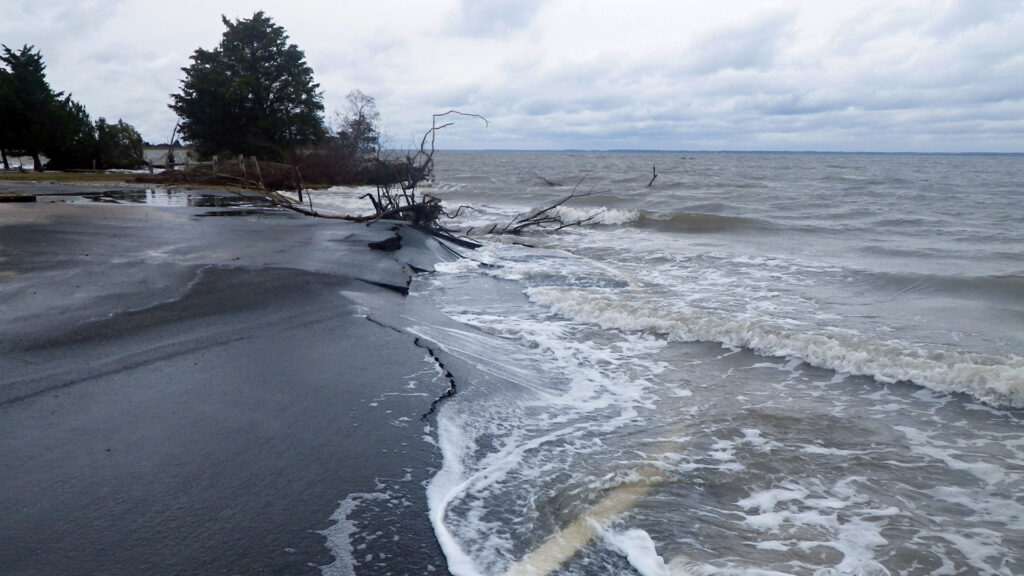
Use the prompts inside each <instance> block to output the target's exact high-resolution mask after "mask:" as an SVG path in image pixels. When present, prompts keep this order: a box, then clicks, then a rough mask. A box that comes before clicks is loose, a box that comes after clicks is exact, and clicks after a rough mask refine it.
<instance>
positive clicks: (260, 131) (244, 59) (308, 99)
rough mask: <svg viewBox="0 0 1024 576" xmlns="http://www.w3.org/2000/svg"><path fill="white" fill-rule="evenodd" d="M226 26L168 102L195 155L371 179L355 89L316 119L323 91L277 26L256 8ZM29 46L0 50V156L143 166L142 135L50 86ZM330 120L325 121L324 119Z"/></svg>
mask: <svg viewBox="0 0 1024 576" xmlns="http://www.w3.org/2000/svg"><path fill="white" fill-rule="evenodd" d="M221 19H222V21H223V23H224V26H225V31H224V33H223V35H222V38H221V41H220V43H219V44H218V45H217V46H216V47H214V48H212V49H204V48H198V49H196V50H195V52H194V53H193V54H192V56H191V57H190V61H191V63H190V64H189V65H188V66H186V67H184V68H182V69H181V70H182V71H183V72H184V79H183V80H182V81H181V85H180V89H179V91H178V92H177V93H175V94H172V95H171V102H170V104H169V107H170V108H171V110H173V111H174V112H175V114H176V115H177V116H178V118H179V124H178V126H177V129H178V130H179V131H180V134H181V135H182V138H183V140H185V141H186V142H187V143H189V144H191V145H192V146H193V147H194V149H195V151H196V153H197V154H198V155H199V156H200V157H202V158H209V157H211V156H213V155H218V154H219V155H224V156H227V155H231V156H234V155H244V156H247V157H248V156H254V157H258V158H260V159H262V160H268V161H275V162H287V163H289V164H292V165H299V164H303V165H304V166H305V167H306V168H307V170H308V171H309V172H310V173H311V175H312V174H313V173H322V174H321V175H322V178H320V179H321V180H327V181H329V183H342V182H344V181H356V180H363V181H366V180H371V179H372V175H371V173H372V172H373V171H374V169H373V167H374V162H373V161H371V159H372V158H376V157H379V153H380V151H381V134H380V129H379V127H378V124H379V121H380V114H379V112H378V111H377V108H376V102H375V101H374V99H373V97H371V96H368V95H366V94H364V93H363V92H361V91H359V90H354V91H352V92H350V93H349V94H348V97H347V106H346V110H345V111H344V113H336V114H335V118H334V120H333V123H329V122H327V121H326V120H325V118H324V104H323V93H322V92H321V91H320V85H319V84H318V83H316V81H315V79H314V75H313V70H312V68H311V67H310V66H309V65H308V64H307V62H306V57H305V54H304V52H303V51H302V50H300V49H299V48H298V46H296V45H295V44H293V43H291V42H289V38H288V35H287V33H286V32H285V30H284V28H282V27H281V26H279V25H277V24H276V23H274V21H273V19H271V18H270V17H268V16H267V15H266V14H265V13H264V12H262V11H259V12H256V13H255V14H253V16H252V17H251V18H242V19H237V20H229V19H228V18H226V17H223V16H222V17H221ZM45 70H46V65H45V63H44V61H43V56H42V54H41V53H40V52H39V51H38V50H36V49H35V47H34V46H29V45H25V46H23V47H22V48H21V49H19V50H13V49H11V48H8V47H7V46H3V47H2V54H0V154H2V156H3V161H4V168H5V169H9V168H10V166H9V164H8V157H9V156H30V157H32V159H33V164H34V168H35V170H39V171H41V170H43V169H44V165H43V162H42V158H43V157H45V158H47V159H48V162H47V163H46V165H45V168H49V169H73V168H95V169H108V168H134V167H138V166H140V165H142V164H143V162H144V160H143V155H142V147H143V141H142V137H141V136H140V135H139V133H138V131H136V130H135V128H134V127H132V126H131V125H130V124H128V123H127V122H124V121H123V120H118V121H117V123H109V122H107V120H106V119H105V118H100V119H98V120H96V121H95V122H93V121H92V120H91V119H90V117H89V114H88V112H87V111H86V109H85V107H84V106H82V104H80V103H79V102H77V101H75V100H74V99H73V98H72V96H71V95H70V94H65V93H64V92H58V91H55V90H53V89H52V88H51V87H50V85H49V83H48V81H47V79H46V73H45ZM332 124H333V125H332Z"/></svg>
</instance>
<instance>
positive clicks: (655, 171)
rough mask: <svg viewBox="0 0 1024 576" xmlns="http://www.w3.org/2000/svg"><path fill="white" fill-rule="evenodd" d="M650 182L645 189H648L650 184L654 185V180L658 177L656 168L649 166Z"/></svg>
mask: <svg viewBox="0 0 1024 576" xmlns="http://www.w3.org/2000/svg"><path fill="white" fill-rule="evenodd" d="M651 174H653V175H652V176H651V181H650V182H648V183H647V187H648V188H650V187H651V184H654V179H655V178H657V177H658V167H657V166H655V165H653V164H651Z"/></svg>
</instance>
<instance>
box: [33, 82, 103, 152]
mask: <svg viewBox="0 0 1024 576" xmlns="http://www.w3.org/2000/svg"><path fill="white" fill-rule="evenodd" d="M42 152H43V153H44V154H45V155H46V156H47V158H49V159H50V160H49V162H47V164H46V167H47V168H50V169H56V170H63V169H69V168H91V167H92V163H93V160H95V158H96V129H95V128H94V127H93V125H92V121H91V120H90V119H89V113H88V112H86V110H85V106H82V105H81V104H79V103H78V102H75V101H74V100H72V99H71V97H70V96H66V97H64V98H61V99H58V100H55V101H54V102H52V103H51V105H50V109H49V110H48V111H47V113H46V137H45V138H44V140H43V148H42Z"/></svg>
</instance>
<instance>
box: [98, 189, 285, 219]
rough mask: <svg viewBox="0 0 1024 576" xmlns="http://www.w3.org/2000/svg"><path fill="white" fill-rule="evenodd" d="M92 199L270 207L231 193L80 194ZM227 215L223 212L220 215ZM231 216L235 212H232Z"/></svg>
mask: <svg viewBox="0 0 1024 576" xmlns="http://www.w3.org/2000/svg"><path fill="white" fill-rule="evenodd" d="M81 196H82V197H83V198H87V199H89V200H92V201H93V202H102V203H109V204H147V205H150V206H193V207H196V208H235V207H242V208H255V207H259V206H269V205H270V204H269V202H267V201H266V200H264V199H263V198H262V197H259V196H255V195H244V196H243V195H233V194H230V193H227V192H226V193H224V194H210V193H190V192H182V191H176V190H157V189H153V188H133V189H126V190H104V191H102V192H96V193H87V194H82V195H81ZM218 215H224V214H218ZM230 215H236V214H235V213H231V214H230Z"/></svg>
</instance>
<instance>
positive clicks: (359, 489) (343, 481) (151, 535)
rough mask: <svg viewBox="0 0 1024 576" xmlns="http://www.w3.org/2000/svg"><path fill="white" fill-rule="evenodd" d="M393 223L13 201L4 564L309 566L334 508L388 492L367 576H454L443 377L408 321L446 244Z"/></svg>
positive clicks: (319, 558) (0, 211) (316, 560)
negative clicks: (440, 483) (444, 461)
mask: <svg viewBox="0 0 1024 576" xmlns="http://www.w3.org/2000/svg"><path fill="white" fill-rule="evenodd" d="M63 192H64V193H65V194H74V190H70V189H65V190H63ZM233 212H237V213H238V214H239V215H236V216H234V217H210V216H213V215H218V216H226V215H229V214H230V213H233ZM393 228H394V227H393V226H392V225H390V224H387V223H379V224H377V225H374V226H371V227H367V226H363V225H357V224H347V223H342V222H337V221H324V220H315V219H310V218H306V217H301V216H297V215H292V214H289V213H283V212H280V211H273V210H262V209H259V208H256V209H253V208H252V207H248V208H246V207H214V208H210V207H197V206H160V207H155V206H152V205H148V204H138V205H125V204H108V203H103V202H90V201H83V200H81V199H79V198H76V197H74V196H63V197H53V196H40V201H39V202H38V203H35V204H20V203H19V204H3V205H0V470H3V473H2V474H0V511H2V521H0V566H2V567H3V570H2V571H3V573H4V574H8V575H29V574H32V575H34V574H40V575H42V574H133V575H134V574H211V575H212V574H244V575H251V574H319V573H320V572H321V569H320V566H323V565H329V564H331V563H332V562H335V558H334V557H332V555H331V552H330V550H329V549H328V547H327V546H326V543H327V542H326V540H327V539H326V537H325V536H324V534H322V533H321V532H320V531H323V530H326V529H328V528H329V527H330V526H331V524H332V523H333V522H332V521H331V520H330V518H331V515H332V514H333V513H334V512H335V511H336V510H337V509H338V506H339V502H340V501H342V500H344V499H345V498H346V497H348V496H349V495H352V494H360V493H381V492H387V493H388V494H389V497H390V500H387V499H385V500H382V504H381V506H380V510H379V513H376V512H373V513H370V514H369V515H368V517H366V518H361V519H360V520H359V521H360V522H361V523H362V524H361V525H360V528H366V527H370V528H372V529H374V530H378V531H381V532H384V533H386V534H388V537H387V541H386V542H385V541H383V540H384V539H383V538H382V539H379V540H377V541H371V542H364V543H366V544H367V546H368V548H367V549H364V550H360V551H359V554H360V556H359V561H360V562H361V564H360V565H359V566H358V569H357V570H356V573H360V574H361V573H367V574H371V573H384V572H391V573H394V574H402V573H406V574H423V573H426V572H428V571H429V570H431V569H435V570H437V571H438V572H439V573H445V572H446V570H445V564H444V559H443V556H442V555H441V552H440V550H439V548H438V547H437V544H436V542H435V540H434V536H433V533H432V532H431V528H430V525H429V522H428V520H427V514H426V503H425V499H424V495H423V485H422V483H423V482H424V481H425V480H426V479H427V478H428V477H429V475H430V473H431V471H432V470H433V469H434V468H436V467H437V466H438V464H439V463H438V462H437V458H438V455H437V454H436V452H435V450H434V448H433V447H432V446H431V444H430V443H429V442H427V441H425V440H424V427H425V426H427V424H425V423H423V422H421V421H420V416H421V415H423V414H424V413H425V412H426V411H427V410H428V409H429V406H430V403H431V402H432V401H433V400H434V399H435V398H437V397H438V396H439V395H441V394H443V393H444V391H445V390H446V389H447V387H448V382H447V381H446V380H445V378H444V377H443V375H442V373H441V372H440V371H438V370H437V369H436V366H435V365H434V364H433V362H434V361H433V360H432V359H431V357H430V355H428V354H427V353H426V350H425V349H424V348H422V345H423V343H421V342H416V341H414V338H412V337H411V336H409V335H408V334H406V333H403V332H402V328H403V326H402V325H400V322H402V320H401V319H402V318H406V319H409V318H416V317H417V316H418V315H419V313H420V311H418V310H417V309H416V306H417V305H418V304H417V302H416V301H415V299H414V298H406V297H404V296H403V295H402V291H403V290H404V289H405V288H406V287H407V285H408V282H409V278H410V275H411V274H413V273H414V271H415V270H429V269H430V268H431V266H432V263H433V262H436V261H437V260H438V259H441V258H446V257H451V255H450V253H449V252H448V251H447V250H446V249H445V248H444V247H442V246H440V245H439V244H438V243H437V242H436V241H435V240H433V239H431V238H429V237H425V236H423V235H422V234H419V233H418V232H415V231H411V230H407V229H401V230H399V231H397V232H396V231H395V230H393ZM396 234H398V235H400V236H401V240H402V242H401V243H402V248H401V249H400V250H398V251H397V252H382V251H375V250H371V249H369V248H368V247H367V245H368V244H369V243H371V242H381V241H383V240H386V239H388V238H391V237H393V236H395V235H396ZM378 310H379V311H386V313H384V314H380V315H379V316H378V315H376V314H375V311H378ZM385 318H386V319H385ZM396 319H398V320H396ZM397 501H400V502H403V503H404V504H402V505H395V504H394V502H397ZM365 515H366V514H364V516H365ZM367 557H373V558H375V559H374V560H373V561H367V560H366V558H367ZM331 570H332V571H333V572H335V573H339V574H345V573H349V572H348V567H347V566H346V565H345V564H344V563H335V564H334V565H333V566H332V567H331Z"/></svg>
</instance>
